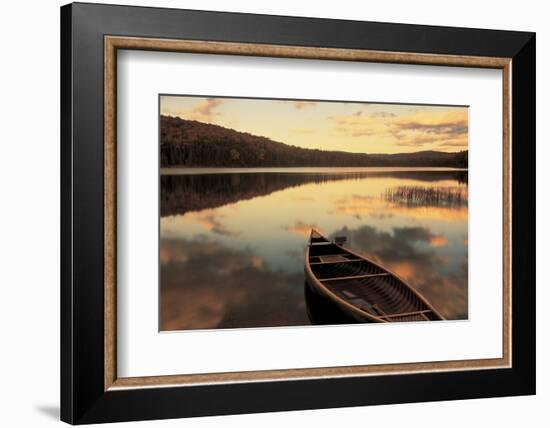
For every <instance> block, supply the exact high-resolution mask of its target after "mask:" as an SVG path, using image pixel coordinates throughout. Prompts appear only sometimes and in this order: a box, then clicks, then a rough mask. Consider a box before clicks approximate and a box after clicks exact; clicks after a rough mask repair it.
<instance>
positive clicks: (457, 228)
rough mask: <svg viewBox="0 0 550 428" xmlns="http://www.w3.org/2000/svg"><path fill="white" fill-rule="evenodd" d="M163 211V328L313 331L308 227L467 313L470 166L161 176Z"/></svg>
mask: <svg viewBox="0 0 550 428" xmlns="http://www.w3.org/2000/svg"><path fill="white" fill-rule="evenodd" d="M160 210H161V220H160V236H161V245H160V267H161V286H160V293H161V296H160V297H161V308H160V315H161V316H160V322H161V330H183V329H205V328H242V327H265V326H290V325H304V324H309V320H308V317H307V312H306V303H305V300H304V274H303V269H304V250H305V246H306V241H307V237H308V235H309V231H310V229H311V228H312V227H315V228H317V229H319V230H320V231H322V232H324V233H325V235H327V236H330V237H334V236H341V235H345V236H346V237H347V239H348V241H347V243H346V246H348V247H349V248H351V249H353V250H355V251H357V252H360V253H362V254H365V255H367V256H369V257H371V258H373V259H375V260H377V261H379V262H380V263H381V264H383V265H384V266H386V267H388V268H389V269H391V270H393V271H394V272H396V273H397V274H398V275H400V276H401V277H402V278H404V279H405V280H407V281H408V282H409V283H410V284H411V285H412V286H413V287H415V288H416V289H417V290H419V291H420V292H421V293H422V294H423V295H424V296H425V297H426V298H427V299H428V300H429V301H430V302H431V303H432V304H433V305H434V306H435V307H436V308H437V309H438V310H439V311H440V312H441V313H442V314H443V315H444V316H445V317H446V318H448V319H465V318H467V316H468V313H467V311H468V301H467V294H468V293H467V290H468V284H467V279H468V250H467V249H468V206H467V172H466V171H457V170H445V169H441V168H437V169H435V168H432V169H414V168H405V169H403V168H401V169H392V168H370V169H369V168H324V169H323V168H300V169H297V168H289V169H284V168H283V169H282V168H278V169H261V170H259V169H248V170H222V169H181V170H169V171H166V170H163V171H162V175H161V203H160Z"/></svg>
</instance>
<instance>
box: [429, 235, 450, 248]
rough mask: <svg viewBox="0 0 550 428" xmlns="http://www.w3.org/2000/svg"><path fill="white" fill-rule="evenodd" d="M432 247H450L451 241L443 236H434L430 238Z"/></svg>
mask: <svg viewBox="0 0 550 428" xmlns="http://www.w3.org/2000/svg"><path fill="white" fill-rule="evenodd" d="M430 245H431V246H432V247H445V246H447V245H449V240H448V239H447V238H445V237H444V236H443V235H434V236H432V237H431V238H430Z"/></svg>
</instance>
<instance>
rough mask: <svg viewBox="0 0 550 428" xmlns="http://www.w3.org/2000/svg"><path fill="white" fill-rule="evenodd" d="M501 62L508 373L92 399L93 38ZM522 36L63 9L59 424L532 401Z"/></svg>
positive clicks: (97, 232) (531, 182)
mask: <svg viewBox="0 0 550 428" xmlns="http://www.w3.org/2000/svg"><path fill="white" fill-rule="evenodd" d="M104 35H119V36H138V37H153V38H171V39H188V40H193V39H194V40H211V41H226V42H242V43H264V44H281V45H295V46H320V47H333V48H351V49H369V50H381V51H398V52H413V53H431V54H447V55H473V56H494V57H505V58H512V60H513V61H512V126H511V129H512V145H511V147H512V165H513V173H512V176H513V182H512V207H513V213H512V242H513V247H512V320H513V324H512V339H513V342H512V368H510V369H495V370H470V371H456V372H440V373H435V372H432V373H422V374H420V373H419V374H406V375H405V374H403V375H392V376H383V375H380V376H371V377H355V378H333V379H309V380H292V381H274V382H254V383H242V384H223V385H207V386H205V385H203V386H186V387H167V388H148V389H134V390H114V391H113V390H110V391H107V392H105V391H104V383H103V382H104V320H103V308H104V300H103V298H104V294H103V236H104V235H103V231H104V228H103V218H104V217H103V207H104V206H103V71H104V70H103V55H104V51H103V37H104ZM535 284H536V283H535V34H534V33H527V32H511V31H495V30H481V29H466V28H450V27H434V26H420V25H407V24H389V23H374V22H358V21H343V20H328V19H312V18H297V17H285V16H268V15H250V14H235V13H222V12H205V11H191V10H179V9H160V8H143V7H128V6H108V5H99V4H85V3H74V4H70V5H66V6H63V7H62V8H61V419H62V420H63V421H65V422H68V423H72V424H84V423H98V422H115V421H130V420H143V419H164V418H178V417H190V416H205V415H222V414H237V413H257V412H269V411H282V410H301V409H314V408H327V407H346V406H363V405H372V404H392V403H404V402H419V401H439V400H456V399H467V398H481V397H498V396H511V395H529V394H534V393H535V350H536V349H535V347H536V344H535Z"/></svg>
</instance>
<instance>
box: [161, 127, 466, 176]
mask: <svg viewBox="0 0 550 428" xmlns="http://www.w3.org/2000/svg"><path fill="white" fill-rule="evenodd" d="M160 161H161V166H162V167H174V166H188V167H300V166H302V167H307V166H316V167H330V166H340V167H342V166H348V167H356V166H438V167H455V168H467V167H468V152H467V151H463V152H458V153H446V152H437V151H423V152H416V153H402V154H365V153H349V152H342V151H327V150H319V149H305V148H302V147H297V146H292V145H288V144H284V143H280V142H277V141H273V140H271V139H269V138H266V137H261V136H257V135H252V134H250V133H247V132H239V131H235V130H233V129H229V128H224V127H222V126H218V125H212V124H208V123H203V122H199V121H195V120H186V119H181V118H179V117H171V116H161V118H160Z"/></svg>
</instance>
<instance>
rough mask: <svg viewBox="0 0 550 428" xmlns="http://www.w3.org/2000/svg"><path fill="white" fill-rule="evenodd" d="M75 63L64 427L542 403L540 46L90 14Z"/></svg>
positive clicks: (202, 18) (67, 48) (154, 12)
mask: <svg viewBox="0 0 550 428" xmlns="http://www.w3.org/2000/svg"><path fill="white" fill-rule="evenodd" d="M107 18H108V19H107ZM61 56H62V58H61V61H62V63H61V83H62V84H61V104H62V111H61V129H62V138H61V167H62V170H61V192H62V193H61V195H62V206H61V214H62V218H61V223H62V227H61V229H62V234H61V244H62V250H61V251H62V257H61V259H62V262H61V263H62V264H61V273H62V282H61V339H62V343H61V359H62V360H61V368H62V370H61V390H62V395H61V417H62V420H64V421H66V422H69V423H72V424H85V423H98V422H115V421H129V420H144V419H162V418H177V417H189V416H201V415H222V414H232V413H233V414H235V413H250V412H269V411H281V410H297V409H314V408H326V407H343V406H362V405H373V404H389V403H406V402H415V401H435V400H452V399H465V398H478V397H496V396H510V395H527V394H534V393H535V257H534V255H535V221H534V220H535V35H534V34H533V33H526V32H509V31H495V30H481V29H466V28H447V27H434V26H417V25H408V24H390V23H372V22H354V21H338V20H327V19H313V18H296V17H282V16H266V15H249V14H233V13H219V12H205V11H191V10H175V9H157V8H140V7H128V6H112V5H111V6H109V5H92V4H78V3H76V4H70V5H67V6H64V7H62V8H61Z"/></svg>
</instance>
